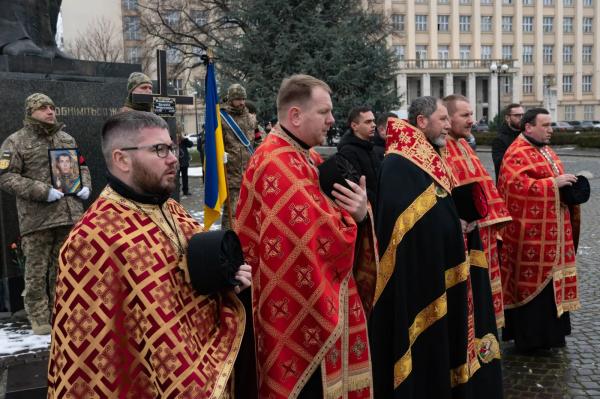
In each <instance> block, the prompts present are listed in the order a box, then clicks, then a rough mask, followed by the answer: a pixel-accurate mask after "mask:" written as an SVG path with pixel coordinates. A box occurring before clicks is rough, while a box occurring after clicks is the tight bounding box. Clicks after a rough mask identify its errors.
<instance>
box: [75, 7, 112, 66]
mask: <svg viewBox="0 0 600 399" xmlns="http://www.w3.org/2000/svg"><path fill="white" fill-rule="evenodd" d="M65 49H66V51H67V52H68V53H70V54H72V55H73V56H74V57H75V58H77V59H80V60H87V61H103V62H123V37H122V34H121V32H119V30H117V28H116V27H115V24H114V23H113V22H112V21H111V20H110V19H108V18H106V17H99V18H97V19H96V20H95V21H94V22H93V23H92V24H91V25H90V26H89V27H88V29H87V30H86V31H85V32H79V34H78V37H77V38H76V39H74V40H70V41H68V42H67V43H65Z"/></svg>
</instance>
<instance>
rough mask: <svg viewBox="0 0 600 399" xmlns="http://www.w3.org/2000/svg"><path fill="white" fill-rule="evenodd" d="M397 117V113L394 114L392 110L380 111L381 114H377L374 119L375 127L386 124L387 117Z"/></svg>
mask: <svg viewBox="0 0 600 399" xmlns="http://www.w3.org/2000/svg"><path fill="white" fill-rule="evenodd" d="M397 117H398V115H396V114H395V113H393V112H382V113H381V114H379V115H377V119H376V120H375V125H377V127H381V126H387V121H388V118H397Z"/></svg>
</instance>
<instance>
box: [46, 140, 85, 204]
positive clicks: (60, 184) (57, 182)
mask: <svg viewBox="0 0 600 399" xmlns="http://www.w3.org/2000/svg"><path fill="white" fill-rule="evenodd" d="M49 153H50V170H51V172H52V187H54V188H55V189H57V190H58V191H60V192H62V193H63V194H65V195H69V194H71V195H75V194H76V193H77V192H78V191H79V190H80V189H81V173H80V170H79V162H78V158H79V157H78V154H77V150H76V149H52V150H49Z"/></svg>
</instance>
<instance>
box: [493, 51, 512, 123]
mask: <svg viewBox="0 0 600 399" xmlns="http://www.w3.org/2000/svg"><path fill="white" fill-rule="evenodd" d="M509 69H510V67H509V66H508V65H507V64H502V65H498V64H496V62H492V64H491V65H490V73H491V74H492V76H496V80H497V84H498V110H497V111H498V114H499V113H500V112H501V110H502V104H501V99H502V95H501V92H500V77H499V76H498V75H504V74H506V73H507V72H508V70H509ZM490 122H491V118H490Z"/></svg>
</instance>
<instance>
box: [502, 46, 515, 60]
mask: <svg viewBox="0 0 600 399" xmlns="http://www.w3.org/2000/svg"><path fill="white" fill-rule="evenodd" d="M512 49H513V46H512V44H508V45H504V46H502V59H503V60H512V55H513V53H512Z"/></svg>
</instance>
